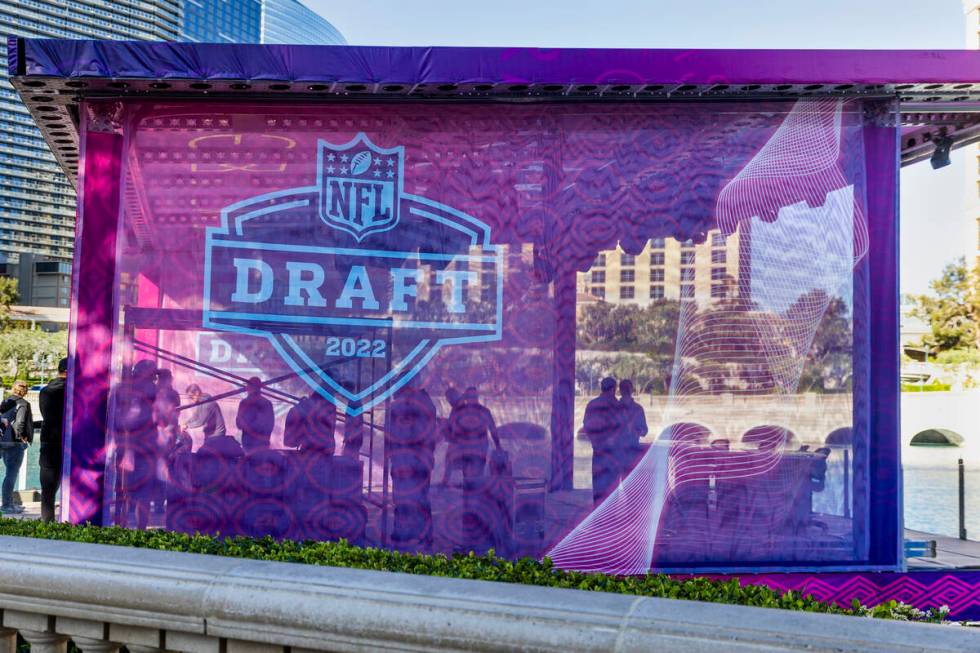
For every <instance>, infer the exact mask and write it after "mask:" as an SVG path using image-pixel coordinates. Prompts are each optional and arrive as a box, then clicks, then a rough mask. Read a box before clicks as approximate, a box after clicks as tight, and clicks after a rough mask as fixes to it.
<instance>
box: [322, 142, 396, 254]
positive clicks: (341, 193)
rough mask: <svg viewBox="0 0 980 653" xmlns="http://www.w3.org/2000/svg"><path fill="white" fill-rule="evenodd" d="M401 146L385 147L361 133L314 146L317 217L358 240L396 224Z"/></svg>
mask: <svg viewBox="0 0 980 653" xmlns="http://www.w3.org/2000/svg"><path fill="white" fill-rule="evenodd" d="M404 149H405V148H403V147H393V148H389V149H384V148H380V147H378V146H376V145H375V144H374V143H372V142H371V140H370V139H369V138H368V137H367V136H366V135H365V134H363V133H361V134H358V135H357V136H356V137H355V138H354V140H352V141H350V142H349V143H345V144H344V145H334V144H333V143H328V142H326V141H324V140H321V141H319V143H318V147H317V180H318V186H319V188H320V219H321V220H323V221H324V222H325V223H327V224H328V225H329V226H331V227H333V228H334V229H339V230H341V231H345V232H347V233H349V234H350V235H351V236H353V237H354V238H355V239H356V240H357V242H361V241H362V240H363V239H364V238H365V237H367V236H368V235H370V234H373V233H378V232H382V231H388V230H389V229H391V228H393V227H394V226H395V225H397V224H398V204H399V200H400V197H401V194H402V165H403V164H402V161H403V156H402V155H403V152H404Z"/></svg>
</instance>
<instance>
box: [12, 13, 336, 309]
mask: <svg viewBox="0 0 980 653" xmlns="http://www.w3.org/2000/svg"><path fill="white" fill-rule="evenodd" d="M0 34H3V35H7V34H11V35H15V36H25V37H29V38H66V39H113V40H187V41H203V42H215V43H222V42H229V43H311V44H334V43H344V38H343V36H341V34H340V32H338V31H337V30H336V28H334V26H333V25H331V24H330V23H328V22H327V21H326V20H324V19H323V18H321V17H320V16H319V15H317V14H316V13H314V12H313V11H311V10H310V9H308V8H307V7H306V6H304V5H303V4H302V3H300V2H298V1H297V0H114V1H113V2H104V1H102V0H2V2H0ZM6 48H7V43H6V41H5V40H3V41H0V61H6V55H7V52H6ZM74 238H75V191H74V189H73V188H72V187H71V185H70V184H69V183H68V180H67V179H66V178H65V176H64V174H63V173H62V172H61V168H60V166H59V165H58V163H57V162H56V160H55V158H54V156H53V155H52V154H51V151H50V149H49V148H48V145H47V143H45V142H44V139H43V138H42V137H41V133H40V132H39V131H38V129H37V127H36V126H35V125H34V122H33V120H31V117H30V115H29V114H28V112H27V109H26V108H24V106H23V105H22V104H21V102H20V99H19V98H18V96H17V93H16V92H15V91H14V89H13V87H12V86H11V85H10V83H9V81H8V80H7V68H6V66H0V275H5V276H10V277H14V278H17V279H19V286H20V289H21V302H22V303H32V304H36V305H55V306H66V305H67V302H68V298H67V288H68V283H69V277H70V274H69V272H68V267H69V266H67V265H64V264H65V263H67V262H70V261H71V258H72V252H73V249H74ZM22 254H28V255H30V256H28V257H25V260H24V262H23V264H22V262H21V255H22ZM21 268H23V269H21ZM52 270H54V271H56V272H55V273H54V274H52V273H51V271H52ZM55 277H57V278H55ZM28 280H30V283H26V282H27V281H28ZM52 283H53V284H55V285H56V286H57V289H58V291H57V292H48V291H47V290H45V291H44V292H40V289H45V288H47V287H48V286H49V285H51V284H52ZM32 289H33V290H35V291H38V292H36V293H32ZM63 291H64V292H63ZM35 294H36V295H37V296H34V295H35Z"/></svg>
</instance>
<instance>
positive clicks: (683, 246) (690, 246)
mask: <svg viewBox="0 0 980 653" xmlns="http://www.w3.org/2000/svg"><path fill="white" fill-rule="evenodd" d="M681 249H694V241H693V240H691V239H690V238H688V239H687V240H685V241H683V242H682V243H681Z"/></svg>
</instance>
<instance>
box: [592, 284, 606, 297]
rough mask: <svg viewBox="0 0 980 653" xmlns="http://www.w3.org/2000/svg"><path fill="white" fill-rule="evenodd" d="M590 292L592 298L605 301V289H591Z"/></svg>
mask: <svg viewBox="0 0 980 653" xmlns="http://www.w3.org/2000/svg"><path fill="white" fill-rule="evenodd" d="M590 292H591V293H592V296H593V297H598V298H599V299H605V298H606V289H605V288H602V287H596V288H592V289H591V290H590Z"/></svg>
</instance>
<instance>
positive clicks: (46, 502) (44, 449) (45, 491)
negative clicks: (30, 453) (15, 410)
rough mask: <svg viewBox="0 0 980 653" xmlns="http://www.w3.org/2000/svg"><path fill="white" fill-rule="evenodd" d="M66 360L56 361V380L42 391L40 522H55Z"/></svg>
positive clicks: (63, 420) (59, 472)
mask: <svg viewBox="0 0 980 653" xmlns="http://www.w3.org/2000/svg"><path fill="white" fill-rule="evenodd" d="M67 376H68V359H67V358H62V359H61V360H60V361H58V376H57V377H55V378H54V379H52V381H51V382H50V383H48V384H47V385H46V386H44V387H43V388H41V394H40V397H38V404H39V405H40V409H41V419H42V420H44V421H43V423H42V424H41V452H40V465H41V521H54V498H55V495H57V494H58V487H59V486H60V485H61V462H62V458H61V434H62V430H63V428H64V422H65V379H66V377H67Z"/></svg>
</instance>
